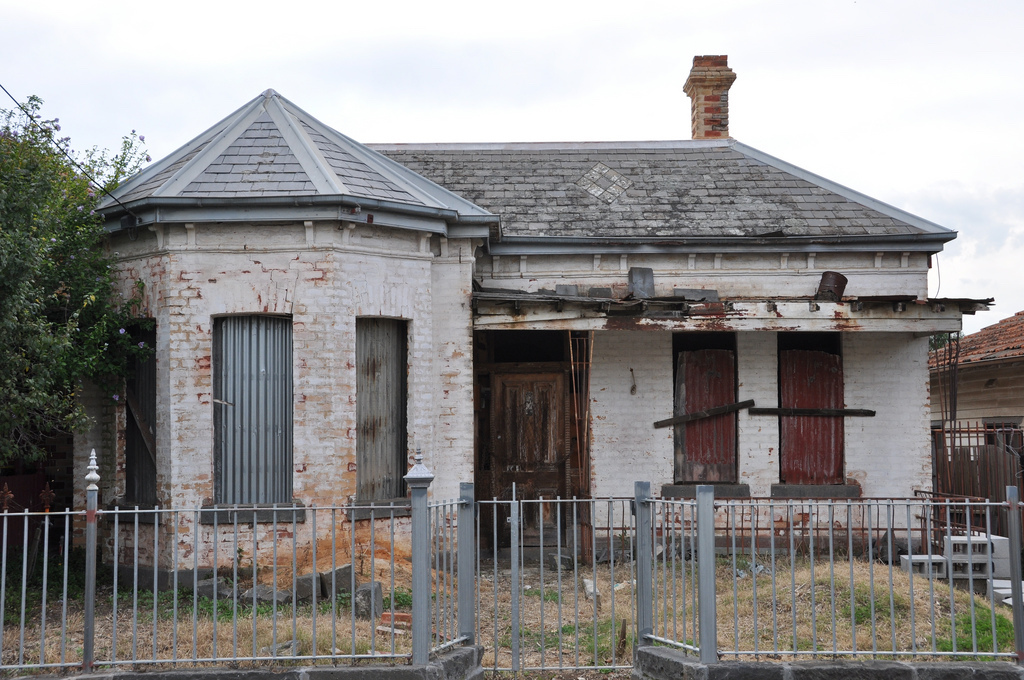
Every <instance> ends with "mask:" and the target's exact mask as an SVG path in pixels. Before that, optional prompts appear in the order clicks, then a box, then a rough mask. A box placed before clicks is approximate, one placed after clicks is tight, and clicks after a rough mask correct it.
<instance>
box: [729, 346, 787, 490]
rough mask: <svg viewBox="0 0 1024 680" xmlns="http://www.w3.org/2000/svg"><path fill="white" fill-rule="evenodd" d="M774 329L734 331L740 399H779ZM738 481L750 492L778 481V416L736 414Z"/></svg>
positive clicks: (767, 402) (759, 402)
mask: <svg viewBox="0 0 1024 680" xmlns="http://www.w3.org/2000/svg"><path fill="white" fill-rule="evenodd" d="M777 338H778V334H777V333H737V334H736V364H737V371H736V379H737V382H738V383H739V385H738V390H737V391H738V395H737V396H738V398H739V400H740V401H746V400H747V399H753V400H754V405H755V406H760V407H769V408H771V407H774V406H777V405H778V402H779V378H778V375H779V368H778V366H779V361H778V340H777ZM737 421H738V422H737V430H738V440H739V441H738V448H737V454H738V455H737V457H738V459H739V460H738V463H739V481H740V483H742V484H749V485H750V495H751V496H761V497H765V496H769V495H771V488H772V484H778V482H779V419H778V418H777V417H776V416H751V415H750V414H749V413H748V412H747V411H746V410H743V411H740V412H739V415H738V416H737Z"/></svg>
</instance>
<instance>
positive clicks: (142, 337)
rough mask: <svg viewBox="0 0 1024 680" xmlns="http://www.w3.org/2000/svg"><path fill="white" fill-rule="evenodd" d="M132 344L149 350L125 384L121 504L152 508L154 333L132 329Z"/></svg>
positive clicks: (154, 439)
mask: <svg viewBox="0 0 1024 680" xmlns="http://www.w3.org/2000/svg"><path fill="white" fill-rule="evenodd" d="M131 336H132V341H133V342H140V343H144V344H145V346H146V347H148V348H149V349H150V354H149V356H148V357H146V358H145V359H136V360H135V362H134V367H133V370H132V374H131V376H130V377H129V378H128V380H127V381H125V403H126V407H127V414H126V415H127V422H126V424H125V446H124V452H125V461H124V467H125V500H127V501H129V502H130V503H132V504H135V505H140V506H155V505H156V353H155V352H153V351H152V350H153V349H154V348H155V346H156V331H155V330H142V329H141V328H133V329H132V332H131Z"/></svg>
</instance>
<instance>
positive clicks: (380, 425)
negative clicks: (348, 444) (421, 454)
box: [356, 318, 409, 501]
mask: <svg viewBox="0 0 1024 680" xmlns="http://www.w3.org/2000/svg"><path fill="white" fill-rule="evenodd" d="M406 333H407V326H406V322H404V321H399V320H396V319H373V318H359V319H356V428H357V429H356V498H357V499H358V500H361V501H370V500H387V499H391V498H399V497H402V496H404V495H405V480H404V479H403V478H404V476H405V474H406V472H407V471H408V460H409V454H408V451H407V447H408V444H407V434H406V409H407V395H406V389H407V388H406V384H407V373H408V358H407V356H408V354H407V351H406Z"/></svg>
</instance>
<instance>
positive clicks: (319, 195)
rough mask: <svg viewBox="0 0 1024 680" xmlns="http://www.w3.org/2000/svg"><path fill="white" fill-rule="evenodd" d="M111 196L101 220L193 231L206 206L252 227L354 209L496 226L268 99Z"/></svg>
mask: <svg viewBox="0 0 1024 680" xmlns="http://www.w3.org/2000/svg"><path fill="white" fill-rule="evenodd" d="M114 196H115V197H116V199H117V201H114V200H111V199H107V201H106V202H104V204H103V205H102V206H101V208H100V210H101V211H102V212H103V213H104V214H106V215H107V216H108V218H113V217H117V216H119V215H120V214H124V213H125V212H126V210H124V207H127V208H128V211H130V212H132V213H133V214H136V213H138V212H140V211H145V210H146V209H148V208H162V211H161V217H160V219H166V218H167V216H168V210H170V209H173V208H177V209H179V210H181V209H186V208H187V209H188V210H187V218H188V221H199V219H201V217H200V216H197V211H196V208H197V207H200V206H206V207H208V208H210V209H211V211H212V212H215V213H217V214H216V215H213V214H211V216H210V218H211V219H221V220H230V219H231V209H232V207H234V208H239V209H242V211H243V212H244V219H248V220H257V221H258V219H259V211H258V210H257V211H256V212H254V211H253V208H254V207H257V206H266V207H269V206H276V209H275V210H273V211H270V212H268V213H267V217H268V219H270V218H271V215H270V213H273V216H274V217H275V218H276V219H280V214H281V210H280V208H281V207H282V206H284V205H308V206H316V207H317V210H314V211H312V212H316V213H318V214H323V213H325V210H324V208H325V206H331V205H336V206H344V207H345V209H346V210H347V211H348V212H353V210H354V209H355V208H356V207H359V208H361V209H362V208H366V209H373V210H381V211H395V212H397V213H406V214H411V215H415V216H418V217H419V218H430V217H439V218H441V219H443V220H445V221H446V222H452V223H453V222H459V221H466V220H468V221H469V222H473V221H479V222H482V223H489V222H496V221H497V218H496V217H494V216H493V215H490V214H489V213H488V212H487V211H486V210H483V209H482V208H479V207H478V206H476V205H474V204H473V203H471V202H469V201H467V200H465V199H463V198H462V197H460V196H457V195H456V194H453V193H452V192H450V191H448V190H446V189H443V188H441V187H439V186H437V185H436V184H434V183H433V182H431V181H430V180H428V179H426V178H424V177H422V176H420V175H418V174H416V173H415V172H412V171H410V170H408V169H407V168H404V167H402V166H401V165H399V164H398V163H396V162H394V161H392V160H390V159H388V158H386V157H385V156H382V155H381V154H379V153H377V152H376V151H373V150H371V149H369V148H367V147H366V146H364V145H362V144H360V143H358V142H356V141H355V140H353V139H351V138H349V137H346V136H345V135H343V134H341V133H340V132H337V131H336V130H334V129H332V128H330V127H328V126H327V125H324V124H323V123H321V122H320V121H319V120H317V119H316V118H314V117H313V116H311V115H309V114H308V113H306V112H305V111H303V110H302V109H300V108H299V107H297V106H296V105H295V104H293V103H292V102H290V101H289V100H287V99H285V98H284V97H282V96H281V95H279V94H278V93H277V92H275V91H274V90H267V91H266V92H264V93H263V94H261V95H260V96H258V97H256V98H255V99H253V100H252V101H250V102H249V103H247V104H246V105H245V106H243V107H241V108H240V109H238V110H237V111H235V112H234V113H232V114H231V115H229V116H228V117H226V118H224V119H223V120H221V121H220V122H218V123H217V124H216V125H214V126H213V127H211V128H210V129H208V130H207V131H205V132H204V133H202V134H201V135H199V136H198V137H196V138H195V139H193V140H192V141H190V142H189V143H188V144H186V145H184V146H183V147H181V148H180V149H178V150H177V151H175V152H173V153H172V154H170V155H169V156H168V157H166V158H164V159H163V160H161V161H159V162H157V163H155V164H153V165H151V166H149V167H148V168H146V169H145V170H143V171H142V172H140V173H139V174H137V175H135V176H134V177H132V178H131V179H129V180H128V181H127V182H125V183H124V184H122V185H121V186H120V187H118V188H117V190H115V191H114ZM118 202H120V203H118ZM135 208H138V210H136V209H135ZM199 212H200V214H201V212H202V211H201V210H200V211H199ZM295 212H296V213H300V212H302V211H301V210H298V211H295ZM307 212H310V211H307ZM326 212H329V211H326ZM182 214H184V213H182ZM295 217H296V218H298V219H302V218H304V217H307V218H308V217H312V215H300V214H296V215H295ZM242 218H243V214H242V213H239V217H238V219H242ZM154 219H156V217H155V216H154Z"/></svg>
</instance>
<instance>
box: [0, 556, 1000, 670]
mask: <svg viewBox="0 0 1024 680" xmlns="http://www.w3.org/2000/svg"><path fill="white" fill-rule="evenodd" d="M747 560H749V558H747V557H744V558H742V559H739V560H738V562H737V566H738V567H739V568H740V570H741V577H740V578H739V579H735V578H734V577H733V574H734V572H733V563H732V561H731V559H724V558H721V559H719V561H718V564H717V567H716V579H717V588H718V602H717V605H718V646H719V649H720V651H721V652H722V653H723V654H724V655H725V656H726V658H745V659H754V658H760V659H764V658H807V657H806V654H807V653H814V654H816V655H817V656H822V657H831V656H833V655H840V656H841V655H843V654H844V653H846V652H849V651H850V650H853V649H856V650H858V651H862V652H863V651H868V652H871V651H877V653H878V655H879V656H880V657H885V656H893V655H892V652H893V650H895V651H896V652H914V651H915V650H916V651H923V652H925V654H927V653H929V652H930V651H931V650H933V649H936V650H939V651H943V650H952V649H953V642H954V640H956V645H957V651H960V652H963V651H964V650H965V649H968V650H969V649H970V648H971V647H973V645H974V640H975V638H977V645H978V650H979V652H980V653H982V654H984V653H986V652H988V653H991V652H992V649H993V642H992V634H991V631H992V628H993V626H992V612H991V610H990V609H989V608H988V606H986V605H987V602H986V601H985V600H984V598H977V597H976V598H972V597H971V596H970V593H968V592H967V591H966V590H963V589H960V588H954V589H953V590H952V591H951V590H950V588H949V582H948V581H935V582H934V583H929V581H927V580H926V579H923V578H921V577H915V578H914V579H913V581H911V579H910V577H909V575H908V574H906V573H904V572H902V571H900V570H898V569H896V570H893V571H892V573H891V575H890V571H889V569H888V567H887V566H885V565H881V564H879V563H869V562H867V561H864V560H857V559H855V560H853V561H852V572H851V562H844V561H837V563H836V567H835V571H834V572H833V573H830V572H829V569H828V564H827V563H826V562H821V561H817V562H816V563H815V564H814V573H813V577H812V573H811V571H812V570H811V567H812V564H811V561H810V560H809V559H808V558H807V557H801V558H798V559H797V560H795V562H793V563H791V562H790V561H789V558H788V557H786V558H778V559H777V562H776V565H775V571H776V578H775V579H774V582H773V579H772V575H771V571H770V570H771V562H770V558H767V557H765V556H759V558H758V560H759V562H760V563H761V565H762V566H763V567H764V570H763V571H761V572H760V573H759V574H758V575H757V576H756V577H752V576H751V571H752V570H751V568H750V567H751V565H750V563H749V561H747ZM390 564H391V563H390V561H389V560H377V561H367V564H366V566H365V569H364V573H363V574H362V575H361V576H360V578H359V580H360V582H363V581H366V580H369V570H370V569H371V568H372V569H373V571H374V575H375V578H376V579H377V580H378V581H380V582H381V584H382V585H383V586H384V592H385V594H388V593H389V591H390V586H391V573H390ZM657 567H658V569H657V572H656V576H655V589H656V598H655V602H654V605H655V633H656V634H657V635H660V636H662V637H665V638H670V639H674V640H678V641H687V642H691V643H692V641H693V640H694V639H695V638H696V634H695V633H696V630H695V629H694V621H693V606H692V605H693V601H694V586H695V580H694V577H695V565H694V563H692V562H683V561H678V562H676V563H675V564H674V565H673V564H672V563H668V564H666V563H657ZM285 576H286V575H285V574H280V573H279V574H278V577H279V583H280V584H281V585H284V584H285V583H286V582H287V583H288V585H289V586H290V577H288V578H287V581H284V580H282V579H284V578H285ZM432 576H433V575H432ZM438 576H439V578H438V579H437V582H438V583H440V584H442V585H443V578H441V577H440V575H438ZM613 577H614V578H613ZM543 578H544V583H543V585H542V584H541V572H540V569H539V568H538V567H536V566H532V567H531V566H528V567H526V568H525V569H524V571H523V574H522V580H523V583H524V586H526V588H525V590H524V591H523V592H522V594H521V595H520V597H519V640H520V645H521V648H520V653H521V657H520V658H521V668H523V669H524V670H526V669H551V670H555V669H559V668H562V669H564V668H568V667H575V666H583V667H586V666H597V667H608V666H619V667H627V666H629V665H631V663H632V649H633V643H634V635H635V633H634V629H633V621H634V619H635V612H634V604H633V603H634V600H635V591H634V590H633V580H632V574H631V573H630V571H629V569H628V568H626V567H624V566H622V565H616V569H615V573H614V574H612V573H611V571H610V569H609V565H607V564H604V565H596V567H586V568H584V567H582V566H581V567H579V568H578V569H577V571H576V572H575V574H574V572H573V571H563V572H562V580H561V583H559V582H558V574H557V572H554V571H551V570H549V569H545V570H544V576H543ZM584 578H589V579H593V580H595V581H596V584H597V590H598V592H599V593H600V595H601V598H600V599H601V602H600V606H599V607H598V606H597V603H595V602H594V601H593V600H592V599H590V598H589V597H587V595H586V594H585V592H584V585H583V579H584ZM408 582H409V573H408V572H407V570H406V569H404V565H402V564H398V565H396V574H395V584H396V589H397V590H398V591H399V592H407V591H404V590H403V589H405V588H406V587H407V584H408ZM616 583H618V584H620V590H618V591H615V590H614V589H613V587H614V585H615V584H616ZM432 584H433V580H432ZM872 584H874V587H873V588H872ZM890 584H891V587H890ZM247 585H248V584H246V583H240V586H241V587H242V588H245V587H247ZM456 585H457V584H456V583H454V582H450V583H449V584H448V589H447V591H445V592H442V593H441V594H440V595H437V596H435V599H434V600H433V601H432V611H433V613H434V615H435V621H437V623H435V638H434V640H433V641H432V644H439V643H441V642H443V641H444V640H445V639H450V638H451V637H454V635H455V632H454V631H455V625H454V622H455V620H456V619H455V597H454V589H455V586H456ZM851 586H852V587H851ZM477 593H478V595H477V597H478V617H479V618H478V626H479V632H480V635H479V639H478V643H479V644H482V645H483V646H484V647H485V656H484V661H483V665H484V667H485V668H492V669H506V668H511V667H512V640H513V636H512V604H513V598H512V593H513V588H512V577H511V572H510V570H509V569H507V568H504V567H502V566H499V567H498V569H497V572H495V570H494V568H493V564H491V563H486V564H484V565H483V568H482V573H481V575H480V579H479V584H478V587H477ZM139 597H140V604H139V609H138V615H137V617H136V618H134V619H133V616H132V608H131V607H132V600H131V595H130V594H128V595H126V594H125V593H123V592H122V593H121V594H120V596H119V599H118V616H117V625H116V652H115V649H114V645H115V636H114V630H115V625H114V611H113V602H112V591H111V590H110V589H109V588H108V589H107V590H106V591H103V590H102V589H101V591H100V594H99V597H98V605H97V611H96V621H97V632H96V640H95V648H96V658H97V660H98V661H99V662H101V663H102V662H110V661H111V660H114V659H115V658H116V660H117V661H119V662H126V663H127V664H128V665H132V664H133V663H134V662H136V661H137V662H138V663H140V664H142V663H146V661H147V660H149V661H150V662H151V661H152V660H153V659H154V658H155V659H156V660H157V661H158V662H165V661H166V660H168V659H172V658H177V659H180V660H183V662H184V663H186V664H187V663H188V662H190V660H191V659H193V658H196V659H200V660H202V659H210V658H214V657H215V656H221V657H225V656H228V657H238V658H239V659H242V660H241V661H239V662H237V663H238V665H243V666H246V665H288V664H303V665H305V664H309V663H312V661H311V660H309V659H302V660H295V659H293V658H292V656H293V654H295V655H297V656H299V657H308V656H310V655H313V654H316V655H318V656H325V657H330V656H331V655H332V654H333V655H336V657H335V658H334V659H326V660H324V662H326V663H331V662H341V663H349V661H347V660H342V659H338V658H337V657H339V656H345V657H362V656H367V655H384V656H388V655H396V656H399V657H402V656H403V655H407V654H409V653H410V651H411V637H410V635H408V634H404V635H403V634H401V633H397V634H395V635H389V634H381V633H379V632H376V631H375V630H374V626H373V624H371V622H369V621H362V620H356V621H354V622H353V620H352V617H351V609H350V606H351V604H350V601H349V599H348V598H347V597H346V598H345V599H343V600H341V601H339V602H337V603H336V605H335V606H336V607H337V614H338V616H337V618H336V619H335V618H334V617H332V615H331V613H332V612H331V607H332V603H331V602H326V603H325V602H320V603H318V607H317V611H316V617H315V618H316V627H315V630H316V635H315V644H314V634H313V631H314V625H313V621H314V610H313V607H312V605H311V604H308V603H307V604H300V605H298V606H296V607H294V608H293V607H292V606H291V605H285V606H279V607H278V609H277V615H276V616H275V615H274V611H273V608H272V607H270V606H269V605H262V606H259V607H257V609H256V615H255V619H254V617H253V610H252V608H251V607H250V606H248V605H244V604H242V603H239V608H238V611H237V614H236V612H235V610H234V606H233V603H232V601H231V600H226V601H224V602H221V603H219V604H220V606H219V608H218V612H219V615H218V617H217V618H216V621H215V619H214V615H213V614H214V612H213V606H212V602H211V601H209V600H205V601H201V602H200V607H198V608H197V609H196V613H195V616H194V617H193V611H192V596H191V593H184V592H183V593H179V597H178V600H177V604H178V611H177V619H176V620H175V614H174V608H173V606H174V602H175V600H174V598H173V597H172V596H171V594H170V593H161V594H158V597H157V601H156V615H155V617H154V614H153V611H154V609H153V598H152V595H151V594H149V593H140V596H139ZM397 599H398V598H396V601H397ZM972 604H973V606H972ZM396 608H397V609H399V610H402V609H404V610H406V611H408V607H407V603H406V602H403V603H402V604H401V605H396ZM613 609H614V613H613ZM12 614H13V616H14V618H13V619H12ZM442 614H444V615H446V616H447V618H444V617H443V616H440V615H442ZM995 614H996V626H995V629H996V630H997V636H996V637H997V643H996V644H997V646H998V650H999V651H1000V652H1003V651H1012V628H1010V629H1009V633H1008V637H1007V630H1006V629H1007V627H1008V625H1009V623H1008V621H1009V618H1010V617H1011V613H1010V609H1009V607H1006V606H1005V605H1002V604H998V605H996V607H995ZM933 619H934V621H935V623H934V625H933V623H932V621H933ZM794 620H795V625H794ZM445 621H447V622H448V627H447V628H446V627H445ZM623 621H625V622H626V625H625V628H624V629H623ZM62 622H63V623H64V625H65V627H66V631H67V633H66V645H65V648H64V649H63V651H62V649H61V635H60V633H61V625H62ZM42 623H43V617H42V616H41V611H39V610H33V611H27V612H26V625H25V626H24V628H22V627H21V626H20V625H18V612H12V611H8V612H7V623H6V625H5V626H4V630H3V650H2V656H0V661H2V663H3V664H4V665H20V664H37V663H39V662H40V647H41V642H40V641H41V629H42ZM377 623H379V621H378V622H377ZM154 624H155V636H154ZM45 625H46V638H45V639H46V644H45V655H44V658H43V661H44V662H46V663H59V662H60V661H61V658H62V654H63V658H64V660H65V661H66V662H67V663H69V664H72V663H76V662H78V661H79V660H80V659H81V653H82V652H81V648H82V633H81V631H82V628H83V614H82V608H81V604H80V603H78V602H69V606H68V614H67V617H66V619H64V618H63V617H62V612H61V605H60V603H59V602H56V603H54V602H52V601H51V603H50V604H49V605H48V607H47V611H46V617H45ZM254 627H255V642H254V640H253V637H254V636H253V630H254ZM293 629H294V635H293ZM154 638H155V652H154ZM293 639H294V640H296V641H297V646H294V647H287V648H281V647H278V648H277V651H276V654H275V652H274V645H275V643H276V644H277V645H281V644H282V643H286V642H288V641H291V640H293ZM236 650H237V651H236ZM794 650H796V653H794ZM900 658H906V657H905V656H900ZM382 660H386V659H382ZM398 662H399V663H403V662H404V658H400V659H398ZM581 672H582V671H581ZM573 677H577V676H573Z"/></svg>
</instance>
